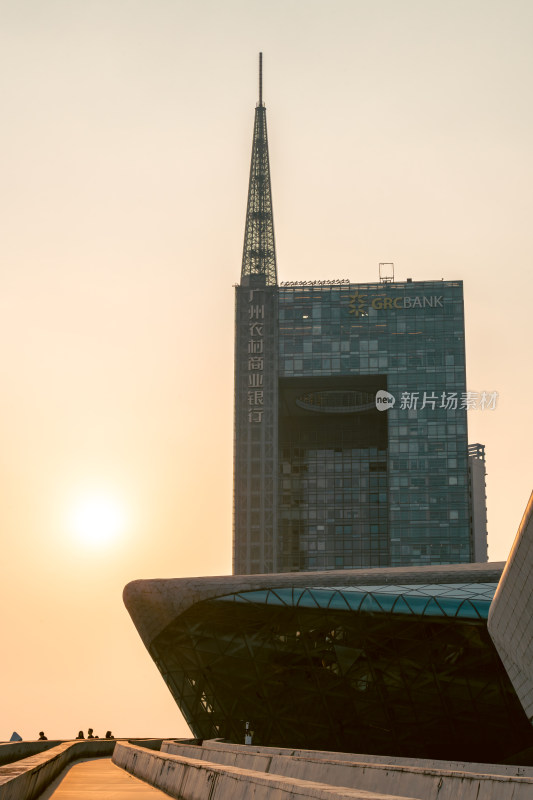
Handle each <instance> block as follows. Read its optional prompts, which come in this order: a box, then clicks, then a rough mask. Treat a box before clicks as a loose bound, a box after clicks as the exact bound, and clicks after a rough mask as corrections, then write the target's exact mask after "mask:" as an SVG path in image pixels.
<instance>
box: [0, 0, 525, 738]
mask: <svg viewBox="0 0 533 800" xmlns="http://www.w3.org/2000/svg"><path fill="white" fill-rule="evenodd" d="M532 41H533V3H531V0H403V1H402V2H400V0H328V2H324V0H319V1H318V2H317V0H269V2H261V3H260V2H256V0H242V1H239V2H238V1H237V0H225V2H220V0H198V1H197V2H192V0H187V2H184V1H183V0H0V86H1V91H0V97H1V102H0V130H1V137H0V140H1V142H2V146H1V148H0V161H1V165H0V172H1V190H0V229H1V230H0V269H1V287H0V336H1V341H2V347H1V350H0V530H1V536H2V540H1V542H2V544H1V550H0V599H1V605H0V609H1V610H0V614H1V623H2V624H1V641H2V655H1V658H0V741H1V740H7V739H9V737H10V736H11V734H12V732H13V731H18V733H19V734H21V735H22V736H23V738H25V739H31V738H37V735H38V732H39V731H40V730H45V732H46V733H47V735H48V737H49V738H68V737H73V736H75V735H76V733H77V732H78V730H79V729H80V728H84V729H85V731H86V730H87V727H89V726H90V727H93V728H94V729H95V732H96V733H97V734H99V735H100V736H103V735H104V734H105V731H106V730H107V729H112V730H113V732H114V733H115V734H116V735H118V736H183V735H187V732H188V729H187V726H186V725H185V723H184V721H183V719H182V717H181V715H180V713H179V711H178V709H177V707H176V705H175V703H174V701H173V699H172V697H171V696H170V693H169V692H168V690H167V689H166V687H165V685H164V683H163V681H162V679H161V678H160V676H159V674H158V673H157V670H156V668H155V666H154V664H153V662H152V660H151V659H150V657H149V655H148V653H147V652H146V651H145V649H144V646H143V645H142V643H141V640H140V638H139V637H138V635H137V633H136V631H135V629H134V627H133V624H132V622H131V620H130V618H129V616H128V614H127V612H126V610H125V608H124V605H123V603H122V589H123V587H124V585H125V584H126V583H127V582H128V581H130V580H133V579H136V578H167V577H168V578H171V577H182V576H193V575H221V574H228V573H230V572H231V502H232V441H233V325H234V290H233V288H232V285H233V284H234V283H236V282H237V281H238V280H239V276H240V263H241V257H242V241H243V233H244V217H245V207H246V193H247V185H248V171H249V159H250V151H251V139H252V126H253V115H254V108H255V103H256V101H257V54H258V52H259V51H260V50H262V51H263V53H264V100H265V103H266V106H267V118H268V129H269V143H270V160H271V171H272V193H273V205H274V220H275V234H276V247H277V255H278V274H279V278H280V280H304V279H308V280H311V279H329V278H349V279H351V280H352V281H354V282H357V281H361V282H367V281H372V280H377V278H378V264H379V262H383V261H385V262H394V264H395V269H396V276H397V278H398V279H399V280H405V279H406V278H407V277H410V278H412V279H413V280H423V279H440V278H445V279H450V280H451V279H462V280H463V281H464V285H465V313H466V328H467V330H466V334H467V376H468V388H469V389H470V390H472V391H482V390H487V391H497V392H498V393H499V400H498V405H497V408H496V410H494V411H484V412H480V411H475V412H471V413H470V415H469V439H470V441H471V442H482V443H484V444H485V445H486V447H487V470H488V481H487V486H488V488H487V491H488V524H489V557H490V560H504V559H505V558H506V557H507V555H508V553H509V550H510V547H511V545H512V542H513V538H514V535H515V532H516V529H517V526H518V523H519V521H520V518H521V515H522V512H523V510H524V508H525V505H526V502H527V499H528V497H529V493H530V491H531V488H532V486H531V473H532V467H531V465H532V461H533V436H532V422H531V409H532V403H531V398H532V396H533V381H532V377H531V376H532V371H533V370H532V364H531V318H532V303H533V269H532V266H533V265H532V260H533V235H532V230H533V224H532V208H533V203H532V201H533V197H532V195H533V149H532V141H533V104H532V102H531V86H532V74H533V48H532V47H531V42H532ZM430 388H431V387H430ZM96 529H98V531H99V535H98V536H93V535H92V533H91V531H92V530H96Z"/></svg>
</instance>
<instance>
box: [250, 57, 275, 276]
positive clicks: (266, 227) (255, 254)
mask: <svg viewBox="0 0 533 800" xmlns="http://www.w3.org/2000/svg"><path fill="white" fill-rule="evenodd" d="M241 282H242V283H243V284H246V283H247V284H249V285H254V286H276V284H277V282H278V276H277V269H276V245H275V243H274V217H273V215H272V191H271V187H270V164H269V160H268V138H267V124H266V108H265V105H264V103H263V54H262V53H259V102H258V104H257V105H256V107H255V122H254V138H253V143H252V163H251V165H250V183H249V186H248V206H247V208H246V227H245V230H244V248H243V253H242V269H241Z"/></svg>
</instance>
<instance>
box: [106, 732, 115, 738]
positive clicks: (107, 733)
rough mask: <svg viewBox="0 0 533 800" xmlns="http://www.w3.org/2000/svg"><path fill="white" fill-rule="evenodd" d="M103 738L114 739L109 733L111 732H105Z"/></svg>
mask: <svg viewBox="0 0 533 800" xmlns="http://www.w3.org/2000/svg"><path fill="white" fill-rule="evenodd" d="M105 738H106V739H114V738H115V737H114V736H113V734H112V733H111V731H106V733H105Z"/></svg>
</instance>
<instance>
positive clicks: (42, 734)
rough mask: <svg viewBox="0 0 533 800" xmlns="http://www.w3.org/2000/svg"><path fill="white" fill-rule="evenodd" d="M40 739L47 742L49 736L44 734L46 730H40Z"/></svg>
mask: <svg viewBox="0 0 533 800" xmlns="http://www.w3.org/2000/svg"><path fill="white" fill-rule="evenodd" d="M39 741H40V742H47V741H48V736H45V735H44V731H39Z"/></svg>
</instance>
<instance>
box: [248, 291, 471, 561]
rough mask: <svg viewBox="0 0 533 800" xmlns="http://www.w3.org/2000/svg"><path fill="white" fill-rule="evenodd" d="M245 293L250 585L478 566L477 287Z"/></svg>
mask: <svg viewBox="0 0 533 800" xmlns="http://www.w3.org/2000/svg"><path fill="white" fill-rule="evenodd" d="M236 291H237V336H236V407H235V528H234V544H235V549H234V556H235V558H234V570H235V572H237V573H254V572H255V573H258V572H271V571H273V572H286V571H299V570H323V569H343V568H344V569H348V568H350V569H353V568H362V567H374V566H406V565H418V564H420V565H424V564H447V563H465V562H469V561H471V560H472V544H471V530H470V513H471V512H470V499H469V485H468V446H467V418H466V412H467V407H468V395H467V392H466V378H465V342H464V312H463V289H462V282H461V281H418V282H411V281H407V282H402V283H368V284H350V283H349V282H348V281H346V282H341V281H338V282H335V283H332V284H322V283H320V284H315V285H313V284H310V285H285V286H284V285H282V286H280V287H269V288H268V289H265V290H263V291H262V292H261V293H260V294H259V295H257V297H258V298H259V300H260V301H262V300H263V296H265V298H266V295H267V294H268V298H267V299H266V303H265V305H264V310H261V308H262V306H263V302H259V303H257V304H256V303H255V301H254V302H252V300H253V298H254V296H255V295H252V300H250V288H249V287H246V286H241V287H237V289H236ZM255 305H258V308H259V310H252V311H250V308H252V309H253V308H254V306H255ZM267 308H268V325H270V328H269V327H267V325H266V323H267V320H266V316H265V328H264V329H263V332H264V333H265V334H268V345H267V339H266V338H265V336H263V339H264V342H263V344H262V345H260V346H261V347H263V350H264V360H263V364H262V369H263V371H264V378H263V380H264V381H265V389H266V388H267V387H270V388H269V391H265V392H264V393H263V394H262V395H261V403H262V405H261V406H260V407H256V406H252V405H250V402H252V401H254V400H257V399H258V398H257V395H253V394H250V393H249V392H250V391H253V390H254V386H253V381H254V380H255V378H254V377H253V374H254V372H255V371H257V370H256V367H255V366H254V365H257V364H258V363H260V362H254V361H253V360H251V358H253V356H254V355H256V354H255V353H253V352H251V350H253V349H254V347H256V346H259V345H255V344H254V343H253V340H254V337H253V336H251V335H250V332H251V330H252V327H251V325H252V323H253V322H254V318H253V315H254V314H255V315H257V314H265V315H266V314H267ZM256 330H257V327H256ZM268 331H270V333H268ZM267 351H268V352H267ZM380 395H381V396H382V397H383V396H384V397H385V401H384V404H382V405H380V409H382V410H378V407H377V403H376V398H377V397H379V396H380ZM258 410H260V411H261V414H258V413H257V411H258ZM259 443H261V447H263V449H264V450H265V452H266V451H267V450H268V453H269V457H270V458H271V460H272V463H275V469H274V470H270V467H269V462H268V459H267V461H266V462H265V464H264V465H263V464H262V463H261V459H260V457H259V456H258V453H259V450H258V448H259ZM254 447H255V449H254ZM256 451H257V452H256ZM270 480H272V481H273V483H270ZM270 490H272V497H270V495H269V492H270ZM269 511H271V512H272V513H271V515H270V517H269V518H267V514H268V512H269Z"/></svg>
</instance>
